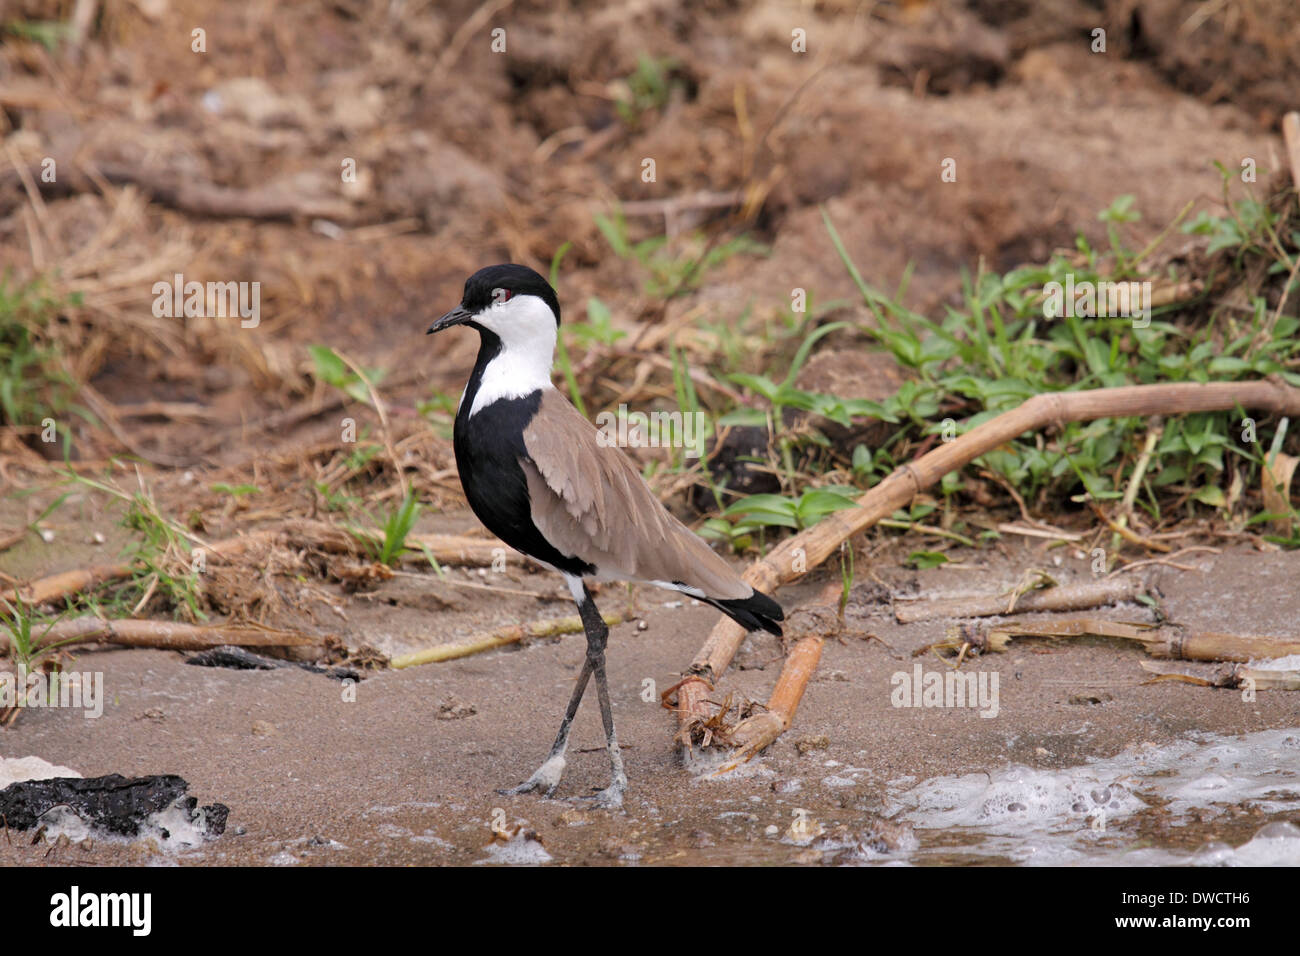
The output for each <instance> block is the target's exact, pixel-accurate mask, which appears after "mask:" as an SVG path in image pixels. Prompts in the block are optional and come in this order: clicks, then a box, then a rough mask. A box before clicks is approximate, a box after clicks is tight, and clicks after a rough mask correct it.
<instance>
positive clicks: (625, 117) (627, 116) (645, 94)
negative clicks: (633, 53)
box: [614, 53, 678, 126]
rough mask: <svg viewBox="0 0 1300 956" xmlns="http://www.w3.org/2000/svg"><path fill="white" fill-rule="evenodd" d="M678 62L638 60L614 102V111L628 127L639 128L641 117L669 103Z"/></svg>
mask: <svg viewBox="0 0 1300 956" xmlns="http://www.w3.org/2000/svg"><path fill="white" fill-rule="evenodd" d="M677 66H678V62H677V60H675V59H674V58H673V57H661V58H655V57H652V56H648V55H646V54H644V53H643V54H641V55H640V56H639V57H637V63H636V69H635V70H634V71H633V72H632V73H631V74H630V75H629V76H628V77H627V78H626V79H625V80H624V81H623V84H622V87H623V91H622V93H621V95H620V96H619V97H618V99H616V100H615V101H614V109H615V110H616V111H617V112H618V115H619V119H621V120H622V121H623V122H624V123H626V124H627V125H628V126H636V125H637V124H638V123H640V121H641V117H642V116H643V115H644V114H645V113H646V112H648V111H650V110H652V109H659V108H660V107H662V106H663V105H664V104H665V103H667V102H668V95H669V93H670V92H671V91H672V84H673V82H674V80H673V78H672V74H673V71H674V70H675V69H676V68H677Z"/></svg>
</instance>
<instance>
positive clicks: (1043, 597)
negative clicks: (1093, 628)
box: [894, 578, 1146, 624]
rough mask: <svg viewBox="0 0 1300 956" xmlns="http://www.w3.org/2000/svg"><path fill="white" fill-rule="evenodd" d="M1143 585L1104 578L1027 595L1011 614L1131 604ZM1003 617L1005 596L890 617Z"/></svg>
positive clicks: (918, 605)
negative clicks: (1123, 603)
mask: <svg viewBox="0 0 1300 956" xmlns="http://www.w3.org/2000/svg"><path fill="white" fill-rule="evenodd" d="M1145 587H1146V585H1145V584H1144V582H1143V581H1142V580H1141V579H1139V578H1106V579H1104V580H1101V581H1088V582H1085V583H1083V584H1067V585H1061V586H1058V587H1051V588H1044V589H1043V590H1040V591H1030V592H1029V593H1028V594H1024V595H1022V596H1021V597H1020V598H1018V599H1017V600H1016V607H1015V610H1016V612H1017V613H1019V612H1022V611H1083V610H1087V609H1088V608H1094V607H1105V606H1106V605H1108V604H1119V603H1121V602H1123V601H1132V600H1134V599H1135V598H1137V596H1138V595H1139V594H1141V593H1142V592H1143V590H1144V589H1145ZM1006 613H1007V596H1006V595H1005V594H993V595H981V596H979V597H971V598H940V599H937V600H933V601H914V602H912V603H909V604H901V605H900V604H897V603H896V604H895V605H894V617H895V618H896V619H897V620H898V623H899V624H912V623H914V622H916V621H932V620H934V619H935V618H954V617H956V618H962V617H993V616H995V615H999V614H1006Z"/></svg>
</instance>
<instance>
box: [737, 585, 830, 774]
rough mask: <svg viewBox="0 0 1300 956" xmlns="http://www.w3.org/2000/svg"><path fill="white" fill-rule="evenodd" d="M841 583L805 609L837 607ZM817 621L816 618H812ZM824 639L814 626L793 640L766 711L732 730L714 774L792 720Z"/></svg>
mask: <svg viewBox="0 0 1300 956" xmlns="http://www.w3.org/2000/svg"><path fill="white" fill-rule="evenodd" d="M842 591H843V586H842V584H841V583H840V582H839V581H835V582H832V583H830V584H827V585H826V587H824V588H822V590H821V592H820V593H819V594H818V595H817V596H816V597H815V598H813V599H812V601H810V602H809V603H808V604H807V605H806V608H807V609H808V610H810V611H811V610H814V609H825V610H831V609H834V608H838V607H839V601H840V593H841V592H842ZM813 620H814V622H816V621H817V619H816V617H814V618H813ZM825 643H826V641H825V638H824V637H823V635H822V634H821V633H820V631H819V630H818V629H817V627H816V625H815V626H814V628H813V629H812V630H810V631H809V632H808V633H807V634H805V635H804V636H803V637H801V638H799V640H798V641H797V642H796V643H795V645H794V647H793V648H791V650H790V653H789V654H788V655H787V656H786V659H785V666H783V667H782V668H781V676H780V677H778V678H777V680H776V686H775V687H773V688H772V696H771V697H769V698H768V699H767V710H766V711H765V712H764V713H761V714H754V715H753V716H752V717H746V718H745V719H744V720H742V721H741V722H740V723H739V724H737V725H736V727H735V729H734V730H733V731H732V733H731V740H732V741H733V742H734V743H735V745H736V750H735V752H734V753H733V754H732V757H731V759H730V760H728V761H727V762H726V763H725V764H723V765H722V767H720V768H719V769H718V770H717V771H716V772H715V773H714V776H717V775H718V774H723V773H728V772H730V771H732V770H735V769H736V767H738V766H740V764H742V763H744V762H746V761H747V760H749V759H750V758H751V757H753V756H754V754H756V753H758V752H760V751H761V750H763V749H764V748H765V747H767V746H768V745H769V744H771V743H772V742H773V741H774V740H776V738H778V737H780V736H781V735H782V734H783V733H785V732H786V731H787V730H788V729H789V728H790V724H792V723H793V722H794V715H795V711H797V710H798V709H799V702H800V701H801V700H803V695H804V691H805V690H807V689H808V682H809V681H810V680H812V676H813V673H814V672H815V671H816V670H817V664H818V663H819V662H820V661H821V657H822V647H823V646H824V645H825Z"/></svg>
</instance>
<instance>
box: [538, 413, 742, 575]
mask: <svg viewBox="0 0 1300 956" xmlns="http://www.w3.org/2000/svg"><path fill="white" fill-rule="evenodd" d="M524 447H525V448H526V449H527V450H528V455H529V457H528V458H526V459H523V460H522V461H521V462H520V464H521V465H522V466H523V469H524V474H525V476H526V477H527V479H528V495H529V497H530V498H531V500H532V517H533V523H534V524H535V525H537V528H538V530H539V531H541V532H542V534H543V535H545V536H546V538H547V540H548V541H550V542H551V543H552V544H553V545H555V547H556V548H557V549H559V550H560V551H561V552H563V553H564V554H566V555H572V556H574V557H577V558H581V559H582V560H584V561H587V562H589V563H590V564H594V565H595V566H596V567H597V568H599V569H600V572H601V574H602V575H603V576H609V577H615V578H626V579H630V580H641V581H670V582H672V581H680V582H681V583H682V584H686V585H689V586H690V587H693V588H698V589H699V590H701V591H703V592H704V593H705V594H706V595H707V596H709V597H711V598H720V599H724V600H728V599H740V598H747V597H749V596H750V595H751V594H753V589H752V588H751V587H750V586H749V585H748V584H746V583H745V582H744V581H742V580H741V579H740V577H739V575H737V574H736V572H734V571H733V570H731V568H730V567H729V566H728V565H727V562H725V561H723V560H722V558H720V557H718V556H717V555H716V554H714V553H713V551H712V550H711V549H710V548H709V546H708V545H707V544H705V543H704V541H703V540H702V539H701V538H700V537H698V536H697V535H696V534H695V533H694V532H693V531H691V530H690V529H689V528H687V527H686V526H685V525H684V524H682V523H681V522H680V521H678V520H677V519H676V518H674V517H673V516H672V514H671V513H669V511H668V509H667V508H665V507H664V506H663V505H662V504H661V503H660V502H659V499H658V498H656V497H655V495H654V492H652V491H651V490H650V486H649V485H647V484H646V483H645V479H643V478H642V477H641V474H640V472H638V471H637V469H636V467H635V466H634V465H633V464H632V462H631V461H630V460H629V459H628V457H627V456H626V455H625V454H623V452H622V451H621V450H619V449H618V448H617V447H614V446H612V445H610V446H606V445H602V444H601V442H600V440H599V437H598V432H597V431H596V427H595V426H594V425H592V424H591V422H589V421H587V419H585V418H584V417H583V416H582V414H581V413H580V412H579V411H578V410H577V409H576V408H574V407H573V406H572V405H570V404H569V402H568V400H567V399H565V397H564V396H563V395H562V394H560V392H558V391H556V390H554V389H546V390H544V391H543V392H542V400H541V404H540V406H539V407H538V411H537V415H536V416H535V417H534V418H533V420H532V422H530V423H529V425H528V427H527V428H526V429H524Z"/></svg>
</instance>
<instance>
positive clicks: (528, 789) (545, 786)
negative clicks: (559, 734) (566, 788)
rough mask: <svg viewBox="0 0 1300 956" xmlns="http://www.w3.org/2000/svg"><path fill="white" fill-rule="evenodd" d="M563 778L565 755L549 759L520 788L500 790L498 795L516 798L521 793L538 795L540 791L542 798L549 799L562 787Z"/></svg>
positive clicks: (557, 755)
mask: <svg viewBox="0 0 1300 956" xmlns="http://www.w3.org/2000/svg"><path fill="white" fill-rule="evenodd" d="M562 776H564V755H563V754H556V755H554V756H551V757H547V758H546V762H545V763H544V764H542V765H541V766H540V767H538V768H537V769H536V770H535V771H533V775H532V776H531V777H529V778H528V779H527V780H525V781H524V782H523V783H521V784H520V785H519V786H517V787H510V788H509V789H507V790H498V791H497V793H499V794H501V795H502V796H506V797H515V796H518V795H519V794H521V793H536V792H537V791H539V790H540V791H541V792H542V796H545V797H549V796H551V795H552V794H553V793H555V788H556V787H558V786H559V785H560V778H561V777H562Z"/></svg>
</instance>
